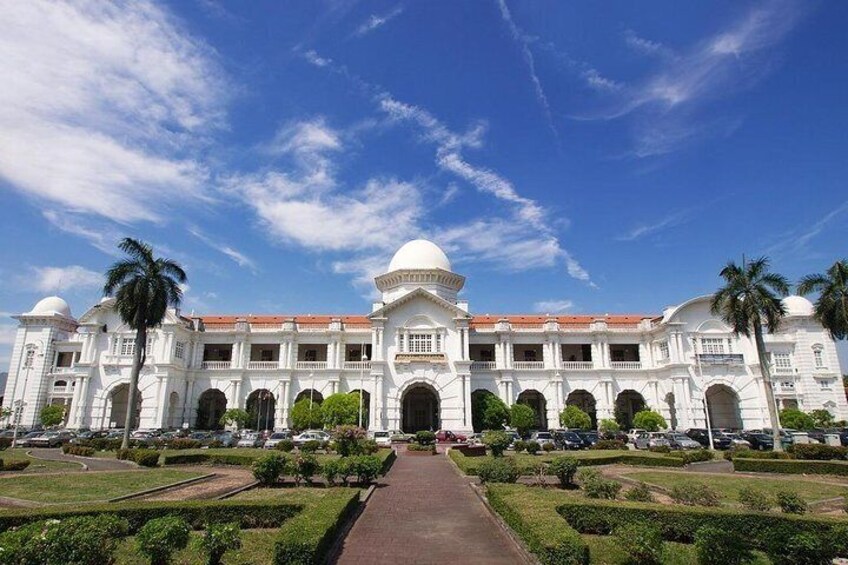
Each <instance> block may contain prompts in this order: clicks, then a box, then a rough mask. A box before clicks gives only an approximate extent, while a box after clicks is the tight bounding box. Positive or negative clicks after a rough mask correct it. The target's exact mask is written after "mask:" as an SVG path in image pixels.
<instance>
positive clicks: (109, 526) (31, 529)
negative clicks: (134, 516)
mask: <svg viewBox="0 0 848 565" xmlns="http://www.w3.org/2000/svg"><path fill="white" fill-rule="evenodd" d="M127 529H128V524H127V521H126V520H123V519H121V518H118V517H116V516H114V515H106V514H103V515H99V516H75V517H71V518H66V519H63V520H61V521H59V520H42V521H35V522H31V523H29V524H26V525H23V526H21V527H19V528H17V529H13V530H8V531H5V532H3V533H0V562H2V563H4V564H8V565H32V564H41V563H44V564H50V565H52V564H57V565H58V564H60V563H75V564H79V565H96V564H100V563H109V562H111V560H112V553H114V551H115V548H116V547H117V544H118V541H119V539H120V538H121V537H123V536H125V535H126V534H127Z"/></svg>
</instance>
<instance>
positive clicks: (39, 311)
mask: <svg viewBox="0 0 848 565" xmlns="http://www.w3.org/2000/svg"><path fill="white" fill-rule="evenodd" d="M27 314H33V315H39V316H53V315H54V314H59V315H60V316H64V317H66V318H71V317H72V316H71V307H70V306H68V303H67V302H65V301H64V300H63V299H61V298H59V297H58V296H48V297H47V298H42V299H41V300H39V301H38V303H37V304H36V305H35V306H33V307H32V310H30V311H29V312H27Z"/></svg>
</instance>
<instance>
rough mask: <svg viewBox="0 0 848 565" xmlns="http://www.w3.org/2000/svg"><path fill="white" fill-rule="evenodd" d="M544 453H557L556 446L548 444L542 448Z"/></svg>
mask: <svg viewBox="0 0 848 565" xmlns="http://www.w3.org/2000/svg"><path fill="white" fill-rule="evenodd" d="M542 451H544V452H545V453H551V452H552V451H556V446H555V445H554V444H552V443H546V444H544V445H543V446H542Z"/></svg>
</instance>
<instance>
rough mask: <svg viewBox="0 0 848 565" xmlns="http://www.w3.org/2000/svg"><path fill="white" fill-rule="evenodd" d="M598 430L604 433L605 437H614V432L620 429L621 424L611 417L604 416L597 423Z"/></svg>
mask: <svg viewBox="0 0 848 565" xmlns="http://www.w3.org/2000/svg"><path fill="white" fill-rule="evenodd" d="M598 431H599V432H601V433H602V434H603V435H604V438H605V439H615V434H617V433H618V432H620V431H621V426H619V425H618V422H616V421H615V420H613V419H612V418H604V419H603V420H601V421H600V423H599V424H598Z"/></svg>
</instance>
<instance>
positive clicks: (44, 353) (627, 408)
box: [0, 240, 848, 432]
mask: <svg viewBox="0 0 848 565" xmlns="http://www.w3.org/2000/svg"><path fill="white" fill-rule="evenodd" d="M375 282H376V285H377V288H378V289H379V291H380V292H381V293H382V301H381V302H378V303H376V304H374V305H373V307H372V311H371V313H370V314H367V315H337V316H332V315H328V316H312V315H293V316H284V315H280V316H272V315H268V316H253V315H250V316H213V315H209V316H192V317H186V316H184V315H181V314H180V313H179V312H178V311H175V310H171V311H169V312H168V313H167V315H166V317H165V319H164V320H162V324H161V326H160V327H158V328H156V329H155V330H153V331H152V332H151V333H150V336H149V341H148V353H147V362H146V364H145V366H144V368H143V370H142V374H141V377H140V379H139V391H140V395H139V403H138V404H137V406H135V410H137V412H138V415H139V419H138V421H139V427H141V428H180V427H191V428H210V427H214V426H215V425H216V423H217V421H218V419H219V417H220V415H221V414H222V413H223V412H224V410H226V409H228V408H232V407H239V408H245V409H248V410H249V411H250V413H251V414H252V415H255V417H256V418H257V423H256V427H259V428H269V429H270V428H276V429H282V428H286V427H288V426H289V424H290V418H289V415H290V410H291V407H292V405H293V404H294V402H296V401H297V400H299V399H303V398H310V399H311V400H312V401H313V402H322V401H323V399H324V398H326V397H327V396H328V395H330V394H334V393H337V392H353V391H363V397H364V402H365V406H366V414H367V415H366V422H367V425H368V427H369V428H371V429H403V430H406V431H417V430H420V429H434V430H435V429H438V428H444V429H450V430H454V431H463V432H468V431H470V430H471V429H472V419H473V413H472V405H473V404H474V402H473V400H474V398H475V397H476V396H477V395H480V394H487V393H491V394H495V395H497V396H498V397H500V398H501V399H502V400H503V401H504V402H505V403H506V404H508V405H510V404H513V403H515V402H521V403H527V404H529V405H531V406H532V407H533V408H534V409H535V410H536V412H537V416H538V422H537V425H538V427H539V428H548V427H550V428H553V427H558V425H559V423H558V415H559V413H560V411H561V410H563V409H564V408H565V406H567V405H572V404H573V405H577V406H580V407H581V408H583V409H584V410H585V411H587V412H588V413H589V414H590V415H591V416H592V418H593V421H594V422H597V421H600V420H601V419H603V418H613V417H616V416H618V418H619V419H620V420H622V421H624V422H628V421H629V420H630V419H631V418H632V415H633V414H634V413H635V412H636V411H638V410H639V409H641V408H642V407H645V406H647V407H650V408H652V409H654V410H657V411H659V412H661V413H662V414H663V415H664V416H665V418H666V420H667V421H668V422H669V423H670V425H671V426H672V427H674V428H677V429H685V428H688V427H704V426H705V425H706V419H707V414H709V417H710V420H711V424H712V426H713V427H716V428H719V427H727V428H756V427H764V426H767V425H768V412H767V408H766V400H765V398H766V397H765V388H764V386H763V382H762V378H761V377H760V370H759V365H758V359H757V355H756V351H755V348H754V345H753V342H752V339H749V338H746V337H744V336H737V335H734V334H733V333H732V331H730V329H729V328H728V327H727V326H726V325H725V324H724V323H723V322H722V321H721V320H720V319H717V318H716V317H715V316H713V315H712V314H711V313H710V309H709V300H710V297H708V296H704V297H699V298H694V299H692V300H690V301H688V302H685V303H683V304H681V305H679V306H676V307H672V308H668V309H666V310H665V311H664V312H662V314H659V315H653V316H651V315H647V316H633V315H604V316H587V315H557V316H547V315H541V316H540V315H522V316H490V315H486V316H478V315H473V314H472V313H471V312H470V310H469V307H468V303H467V302H465V301H464V300H462V299H460V298H459V297H458V293H459V291H460V290H461V289H462V287H463V285H464V283H465V279H464V277H463V276H461V275H459V274H457V273H454V272H453V270H452V267H451V264H450V261H449V260H448V258H447V256H446V255H445V254H444V252H442V250H441V249H439V247H437V246H436V245H435V244H433V243H431V242H429V241H426V240H415V241H411V242H409V243H407V244H406V245H404V246H403V247H401V248H400V249H399V250H398V252H397V253H396V254H395V256H394V257H393V259H392V261H391V263H390V265H389V268H388V270H387V272H386V273H385V274H383V275H380V276H378V277H377V278H376V279H375ZM784 304H785V306H786V310H787V313H788V315H787V317H786V319H785V320H784V322H783V324H782V326H781V329H780V332H779V333H777V334H768V335H767V336H766V345H767V348H768V351H769V358H770V360H771V368H772V373H773V375H774V377H773V379H774V382H775V387H774V388H775V396H776V398H777V401H778V404H779V406H780V407H790V406H791V407H798V408H800V409H802V410H804V411H811V410H814V409H822V408H823V409H826V410H829V411H830V412H831V413H832V414H833V415H834V416H835V417H836V419H838V420H844V419H848V405H846V400H845V394H844V391H843V388H842V381H841V371H840V367H839V361H838V358H837V353H836V345H835V343H834V341H833V340H832V339H831V337H830V336H829V334H828V333H827V332H826V331H825V330H824V329H823V328H822V327H821V325H820V324H818V323H817V322H816V321H815V319H814V318H813V307H812V304H811V303H810V302H809V301H808V300H806V299H805V298H802V297H797V296H791V297H788V298H786V299H785V301H784ZM15 318H16V319H17V320H18V322H19V324H20V326H19V328H18V331H17V337H16V340H15V344H14V348H13V352H12V361H11V365H10V368H9V376H8V380H7V383H6V388H5V394H4V396H3V399H4V400H3V402H4V406H5V407H7V408H11V409H13V410H12V412H13V413H12V415H11V416H9V417H7V418H6V419H5V421H0V425H12V424H14V423H15V421H16V420H17V421H19V423H20V424H21V425H22V426H24V427H30V426H33V425H35V424H36V423H37V421H38V414H39V412H40V411H41V409H42V408H43V407H44V406H45V405H48V404H63V405H65V406H66V407H67V410H66V419H67V426H68V427H70V428H90V429H101V428H113V427H122V426H123V423H124V419H125V417H126V413H127V410H129V409H130V407H129V406H128V402H127V397H128V394H127V393H128V387H129V385H128V383H129V378H130V370H131V367H132V361H133V353H134V350H135V345H136V344H135V334H134V333H133V332H132V331H130V330H129V328H127V327H126V326H125V325H124V324H123V323H122V322H121V320H120V318H119V316H118V314H117V312H116V311H115V309H114V300H113V299H109V298H106V299H103V300H102V301H101V302H100V303H99V304H97V305H95V306H93V307H92V308H90V309H89V310H88V311H87V312H85V313H84V314H83V315H82V316H81V317H80V318H79V319H75V318H74V317H73V316H72V315H71V311H70V308H69V307H68V305H67V303H66V302H65V301H64V300H62V299H61V298H58V297H48V298H45V299H43V300H41V301H40V302H39V303H38V304H36V305H35V307H34V308H33V309H32V311H30V312H27V313H24V314H20V315H19V316H15Z"/></svg>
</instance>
